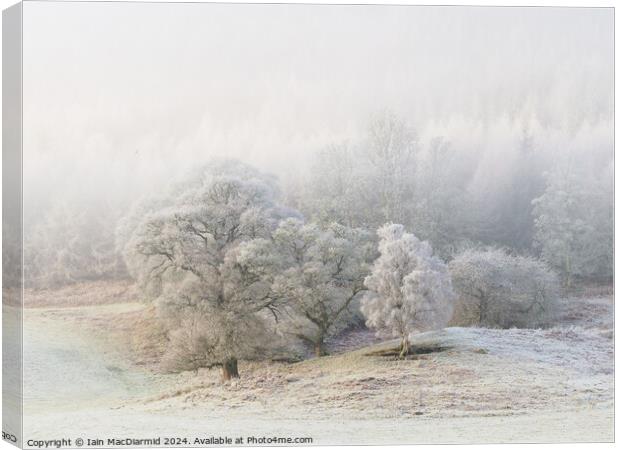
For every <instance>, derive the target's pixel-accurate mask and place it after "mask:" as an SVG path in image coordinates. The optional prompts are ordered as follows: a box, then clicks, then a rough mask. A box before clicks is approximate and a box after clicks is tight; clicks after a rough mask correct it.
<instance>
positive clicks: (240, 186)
mask: <svg viewBox="0 0 620 450" xmlns="http://www.w3.org/2000/svg"><path fill="white" fill-rule="evenodd" d="M276 197H277V189H276V186H275V184H274V183H273V181H272V180H271V179H270V178H269V177H267V176H265V175H264V174H262V173H260V172H258V171H256V170H254V169H252V168H251V167H249V166H246V165H243V164H240V163H236V162H231V161H223V162H214V163H212V164H211V165H209V166H208V167H206V168H205V169H203V170H200V171H196V172H195V173H194V174H193V175H192V176H190V177H188V178H187V179H185V180H183V181H182V182H181V183H178V184H176V185H174V186H173V187H172V188H171V190H170V194H169V195H167V196H164V200H160V201H157V202H154V203H153V204H154V205H156V208H155V209H157V210H156V211H152V212H150V213H147V214H146V215H145V216H144V217H143V219H142V220H141V221H138V222H139V223H138V225H137V226H136V227H135V229H134V230H133V232H132V233H131V236H130V238H129V240H128V242H127V244H126V245H125V255H126V261H127V264H128V266H129V268H130V270H131V273H132V274H134V276H135V277H136V278H137V279H138V280H139V281H140V283H141V285H142V286H143V287H144V288H145V292H146V293H148V295H149V298H151V299H153V300H155V301H156V303H157V305H158V310H159V312H160V316H161V317H162V318H163V320H164V321H165V323H166V324H167V325H168V329H169V330H171V332H172V333H171V344H172V345H173V346H174V344H175V343H177V344H179V345H181V344H182V345H184V346H186V347H188V346H189V347H188V348H190V349H194V350H196V349H200V355H193V354H192V355H187V356H188V359H192V360H193V361H201V364H202V365H203V366H206V367H215V366H219V367H221V368H222V373H223V378H224V379H228V378H231V377H237V376H238V370H237V360H238V359H239V358H246V357H248V356H251V355H254V354H255V353H256V349H257V348H258V347H262V348H266V347H265V346H267V345H268V344H269V343H268V342H266V340H262V339H261V337H262V336H263V335H265V333H263V331H264V327H265V326H266V324H265V321H264V320H263V319H264V317H265V315H266V314H268V313H269V312H272V313H274V314H275V313H277V299H275V298H273V297H272V296H271V295H270V289H269V287H270V285H269V283H268V282H264V280H263V279H262V277H261V273H260V272H258V271H259V270H262V269H261V268H259V267H258V266H254V265H253V264H252V261H251V260H250V261H247V260H244V258H243V256H244V255H243V252H242V251H241V250H240V244H241V243H243V242H247V241H251V240H253V239H260V238H269V237H270V236H271V233H272V231H273V230H274V229H275V228H276V226H277V224H278V223H279V221H280V220H281V219H282V218H283V217H286V215H287V214H288V213H289V212H288V211H287V210H285V209H283V208H281V207H279V206H278V204H277V202H276ZM146 209H147V210H148V209H149V208H146ZM129 222H131V221H129ZM201 318H202V319H201ZM203 319H204V320H203ZM190 324H191V329H188V330H184V331H183V328H185V327H186V326H189V325H190ZM201 324H202V325H201ZM188 333H189V334H188ZM183 336H186V337H188V336H191V339H194V340H196V342H194V343H190V342H180V341H182V340H183V339H184V338H183ZM189 338H190V337H188V339H189ZM177 350H178V349H176V350H175V349H174V348H172V349H171V351H173V352H176V353H178V351H177ZM172 359H176V360H178V359H179V358H178V355H177V356H176V357H175V358H172ZM190 365H191V364H190ZM179 367H180V368H182V365H179Z"/></svg>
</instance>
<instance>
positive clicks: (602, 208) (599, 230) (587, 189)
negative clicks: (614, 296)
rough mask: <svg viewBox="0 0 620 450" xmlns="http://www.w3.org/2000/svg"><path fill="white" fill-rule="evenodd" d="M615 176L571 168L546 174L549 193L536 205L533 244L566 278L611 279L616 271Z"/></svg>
mask: <svg viewBox="0 0 620 450" xmlns="http://www.w3.org/2000/svg"><path fill="white" fill-rule="evenodd" d="M610 174H613V172H612V171H609V170H608V171H604V172H602V173H599V174H597V175H596V177H592V176H590V177H588V176H585V175H584V174H578V173H577V171H576V170H575V169H572V168H571V167H563V168H556V169H555V170H554V171H552V172H550V173H548V174H547V175H546V180H547V186H546V189H545V192H544V193H543V195H541V196H540V197H538V198H536V199H535V200H534V201H533V202H532V203H533V205H534V217H535V219H534V223H535V229H536V233H535V244H536V246H537V247H538V249H539V250H540V255H541V257H542V258H543V259H544V260H545V261H547V262H548V263H549V264H551V265H552V266H553V267H555V268H557V269H558V270H559V271H560V273H561V274H562V277H563V280H564V285H565V286H566V287H570V286H571V284H572V281H573V278H574V277H582V278H590V277H592V278H598V279H610V278H611V277H612V275H613V274H612V267H613V205H612V200H613V175H610Z"/></svg>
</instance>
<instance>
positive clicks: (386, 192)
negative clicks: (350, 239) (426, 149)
mask: <svg viewBox="0 0 620 450" xmlns="http://www.w3.org/2000/svg"><path fill="white" fill-rule="evenodd" d="M417 151H418V141H417V136H416V134H415V132H414V131H413V128H412V127H411V126H410V125H409V124H408V123H407V122H406V121H405V120H403V119H401V118H399V117H398V116H396V115H394V114H392V113H390V112H385V113H383V114H378V115H376V116H375V117H374V118H373V119H372V120H371V121H370V122H369V123H368V126H367V129H366V132H365V133H364V136H363V137H360V139H359V140H356V141H354V142H343V143H340V144H337V145H331V146H328V147H327V148H325V149H323V150H322V151H320V152H319V153H318V154H317V155H316V156H317V157H316V160H315V161H314V162H313V164H312V166H311V167H310V175H309V177H308V179H307V180H306V183H305V187H304V189H302V190H300V192H298V193H297V194H298V197H299V198H297V199H296V202H295V203H297V204H298V205H299V208H300V209H301V210H302V211H303V212H304V213H305V214H306V215H307V216H308V217H310V218H312V220H314V221H318V222H321V223H324V224H329V223H331V222H334V221H335V222H338V223H342V224H344V225H347V226H352V227H364V228H369V229H370V228H373V229H374V228H377V227H379V226H380V225H381V224H383V223H385V222H401V223H409V222H410V220H411V218H412V214H413V203H414V197H413V193H414V185H415V159H416V153H417Z"/></svg>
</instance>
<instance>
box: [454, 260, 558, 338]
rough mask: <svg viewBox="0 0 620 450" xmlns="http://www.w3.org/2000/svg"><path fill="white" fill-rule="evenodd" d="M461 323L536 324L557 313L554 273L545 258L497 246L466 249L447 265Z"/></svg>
mask: <svg viewBox="0 0 620 450" xmlns="http://www.w3.org/2000/svg"><path fill="white" fill-rule="evenodd" d="M449 267H450V273H451V274H452V280H453V283H454V287H455V290H456V291H457V293H458V296H459V298H458V302H457V311H458V316H459V317H457V318H455V320H457V322H458V321H461V323H459V324H460V325H470V324H479V325H483V326H490V327H502V328H509V327H513V326H516V327H522V328H527V327H535V326H540V325H544V324H546V323H548V322H549V321H550V320H551V319H552V318H553V316H554V314H555V308H556V300H557V297H558V290H559V286H558V280H557V277H556V275H555V274H554V273H553V272H552V271H551V270H550V269H549V268H548V267H547V266H546V265H545V264H544V263H543V262H541V261H538V260H536V259H534V258H530V257H524V256H511V255H508V254H507V253H506V252H505V251H503V250H499V249H490V250H471V249H470V250H465V251H464V252H462V253H460V254H459V255H457V256H456V257H455V258H454V259H453V260H452V261H451V262H450V264H449Z"/></svg>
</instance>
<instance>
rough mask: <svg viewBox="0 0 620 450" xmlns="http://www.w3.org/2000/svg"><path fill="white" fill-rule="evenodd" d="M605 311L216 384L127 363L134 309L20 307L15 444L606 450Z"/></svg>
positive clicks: (572, 302) (595, 303)
mask: <svg viewBox="0 0 620 450" xmlns="http://www.w3.org/2000/svg"><path fill="white" fill-rule="evenodd" d="M612 304H613V303H612V298H611V297H608V296H607V297H597V298H587V299H586V298H573V299H569V300H565V301H564V308H563V316H562V317H561V320H560V323H559V324H558V326H556V327H554V328H552V329H547V330H523V329H512V330H490V329H477V328H449V329H445V330H443V331H441V332H433V333H426V334H423V335H419V336H418V337H417V338H416V339H415V341H414V344H416V345H417V346H418V347H420V348H422V349H425V350H424V351H431V350H433V351H432V352H431V353H424V354H418V355H412V356H411V358H410V359H408V360H406V361H397V360H395V359H394V358H391V357H388V356H379V355H377V353H381V352H382V351H384V350H386V349H390V348H391V346H392V345H391V343H382V344H374V345H371V346H370V347H368V346H366V345H367V344H368V343H369V342H373V341H374V338H373V336H372V334H370V333H369V332H366V331H357V332H356V333H352V334H350V335H349V336H348V338H346V336H345V339H342V340H341V341H340V342H339V343H332V345H333V347H334V348H338V349H339V350H338V351H339V352H341V353H337V354H334V355H332V356H329V357H324V358H321V359H319V360H317V359H311V360H306V361H303V362H300V363H293V364H290V363H273V362H272V363H243V364H242V365H241V366H240V372H241V377H242V378H241V379H240V380H238V381H233V382H229V383H227V384H224V385H222V384H221V383H220V380H219V373H218V371H217V370H200V371H198V372H185V373H182V374H176V375H163V374H159V373H157V372H156V371H155V370H154V367H153V366H152V365H148V364H143V363H140V365H138V364H136V361H135V357H134V356H133V355H132V353H131V352H130V351H129V348H130V347H131V345H130V343H129V341H128V339H129V338H128V337H127V330H125V328H123V327H124V326H126V324H125V322H130V320H128V318H131V317H133V316H132V315H135V314H140V313H141V312H142V308H144V307H143V306H142V305H141V304H139V303H118V304H107V305H99V306H97V305H93V306H82V307H72V308H62V307H58V306H54V307H53V308H49V307H40V308H30V309H27V310H26V314H25V318H26V319H25V342H26V344H25V352H26V358H25V375H26V379H25V398H26V401H27V404H26V407H25V411H26V414H27V416H26V418H25V420H24V427H25V437H26V439H31V438H32V439H56V438H63V437H67V438H69V437H70V438H74V439H75V438H78V437H82V438H83V439H85V438H87V437H90V438H97V437H98V438H110V437H114V436H119V437H136V438H149V437H156V436H161V437H164V436H168V437H186V438H188V439H189V440H190V443H192V441H193V439H194V438H196V437H198V438H205V437H209V436H217V435H223V436H230V437H237V436H246V437H247V436H250V435H253V436H274V435H275V436H279V437H289V436H290V437H312V438H313V439H314V443H315V444H330V443H396V442H412V443H424V442H540V441H612V440H613V331H612V327H613V325H612V323H611V318H612V317H613V316H612V313H611V311H612ZM119 324H123V326H122V327H121V326H119ZM343 342H344V343H345V344H343ZM355 347H358V349H357V350H353V349H354V348H355ZM359 347H363V348H359ZM347 350H348V351H347Z"/></svg>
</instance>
